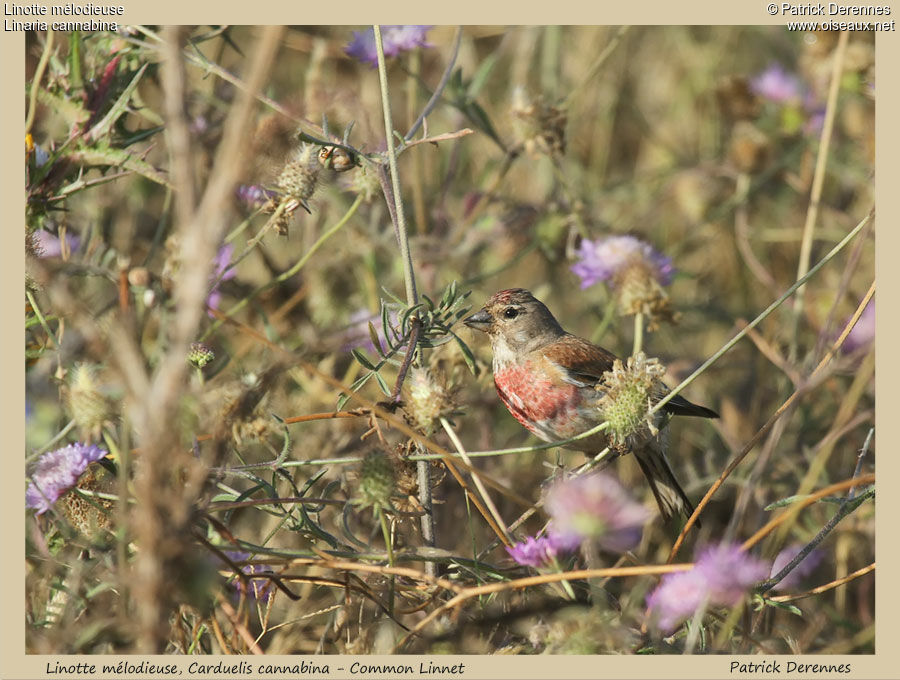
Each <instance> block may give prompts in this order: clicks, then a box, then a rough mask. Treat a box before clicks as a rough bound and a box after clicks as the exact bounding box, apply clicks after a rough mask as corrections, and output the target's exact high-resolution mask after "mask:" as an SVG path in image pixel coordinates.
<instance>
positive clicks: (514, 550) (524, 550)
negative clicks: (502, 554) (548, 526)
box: [506, 535, 565, 569]
mask: <svg viewBox="0 0 900 680" xmlns="http://www.w3.org/2000/svg"><path fill="white" fill-rule="evenodd" d="M564 550H565V546H561V545H559V541H558V540H556V539H555V537H554V536H551V535H547V536H539V537H534V536H527V537H526V538H525V540H524V541H522V542H520V543H516V544H515V545H512V546H507V547H506V552H508V553H509V555H510V557H512V558H513V559H514V560H515V561H516V562H518V563H519V564H521V565H522V566H523V567H534V568H535V569H537V568H538V567H546V566H548V565H551V564H554V563H555V562H556V556H557V555H558V554H559V553H560V552H563V551H564Z"/></svg>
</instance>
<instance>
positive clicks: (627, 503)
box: [546, 473, 652, 552]
mask: <svg viewBox="0 0 900 680" xmlns="http://www.w3.org/2000/svg"><path fill="white" fill-rule="evenodd" d="M546 508H547V512H548V513H549V515H550V517H551V518H552V523H551V528H550V534H551V536H552V537H553V540H554V541H555V545H556V546H557V548H567V549H569V550H575V549H577V548H578V546H579V545H581V543H583V542H584V541H586V540H594V541H596V542H597V543H598V544H599V545H600V546H601V547H602V548H604V549H606V550H610V551H612V552H624V551H625V550H630V549H631V548H633V547H634V546H636V545H637V544H638V542H639V541H640V540H641V529H642V527H643V526H644V524H645V523H646V522H647V520H648V519H650V517H651V515H652V513H651V512H650V511H649V510H648V509H647V508H645V507H644V506H643V505H641V504H640V503H637V502H635V501H634V500H633V499H632V498H631V496H630V495H629V494H628V492H627V491H625V489H624V488H623V487H622V485H621V484H619V483H618V482H617V481H616V480H615V479H614V478H612V477H610V476H609V475H606V474H601V473H598V474H592V475H584V476H582V477H573V478H571V479H567V480H564V481H561V482H557V483H556V484H554V485H553V486H552V487H551V488H550V490H549V491H548V492H547V500H546Z"/></svg>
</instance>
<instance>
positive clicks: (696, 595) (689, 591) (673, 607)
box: [647, 543, 769, 632]
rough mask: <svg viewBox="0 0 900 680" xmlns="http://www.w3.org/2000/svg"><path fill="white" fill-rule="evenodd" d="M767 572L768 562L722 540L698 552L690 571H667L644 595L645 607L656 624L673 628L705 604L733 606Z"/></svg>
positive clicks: (664, 629) (664, 628)
mask: <svg viewBox="0 0 900 680" xmlns="http://www.w3.org/2000/svg"><path fill="white" fill-rule="evenodd" d="M768 574H769V565H768V564H766V563H765V562H763V561H762V560H759V559H757V558H755V557H753V556H752V555H748V554H747V553H746V552H744V551H743V550H741V547H740V545H736V544H730V543H723V544H720V545H718V546H713V547H709V548H706V549H705V550H703V551H702V552H701V553H700V556H699V558H698V559H697V562H696V563H695V564H694V568H693V569H691V570H690V571H683V572H678V573H675V574H666V575H665V576H663V578H662V581H661V582H660V584H659V586H657V588H656V589H655V590H654V591H653V592H652V593H650V595H649V596H647V609H648V613H649V614H650V616H652V617H653V619H654V621H655V623H656V625H657V627H658V628H659V629H660V630H662V631H664V632H670V631H672V630H673V629H674V628H675V627H676V626H677V625H678V624H679V623H680V622H681V621H683V620H685V619H687V618H689V617H691V616H693V615H694V613H695V612H696V611H697V610H698V609H700V608H701V607H703V606H705V605H706V604H710V605H716V606H726V607H734V606H735V605H737V604H738V603H739V602H740V601H741V600H742V599H743V597H744V595H746V593H747V591H748V590H749V589H750V587H751V586H753V585H754V584H755V583H757V582H758V581H761V580H762V579H764V578H765V577H766V576H767V575H768Z"/></svg>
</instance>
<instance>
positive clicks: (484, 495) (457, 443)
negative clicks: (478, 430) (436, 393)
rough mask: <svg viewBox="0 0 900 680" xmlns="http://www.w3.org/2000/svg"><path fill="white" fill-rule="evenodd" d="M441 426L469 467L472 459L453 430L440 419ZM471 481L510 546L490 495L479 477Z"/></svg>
mask: <svg viewBox="0 0 900 680" xmlns="http://www.w3.org/2000/svg"><path fill="white" fill-rule="evenodd" d="M441 426H443V428H444V432H446V433H447V436H448V437H450V441H452V442H453V446H455V447H456V450H457V451H458V452H459V455H460V456H461V457H462V459H463V460H464V461H465V462H466V465H469V466H470V467H471V465H472V459H471V458H469V456H468V455H466V450H465V448H464V447H463V445H462V442H461V441H460V440H459V437H458V436H457V434H456V432H455V431H454V429H453V428H452V427H451V426H450V423H448V422H447V419H446V418H441ZM472 481H473V482H475V486H476V488H477V489H478V491H479V493H480V494H481V498H482V499H483V500H484V504H485V505H486V506H487V508H488V510H490V511H491V515H493V517H494V521H496V522H497V526H498V527H500V528H501V529H502V530H503V535H504V536H505V537H506V541H504V544H505V545H512V543H513V539H512V536H511V535H510V533H509V531H508V530H507V528H506V523H505V522H504V521H503V517H501V516H500V512H499V511H498V510H497V506H496V505H494V501H493V500H491V497H490V494H488V492H487V489H485V488H484V484H482V482H481V477H480V476H479V475H472Z"/></svg>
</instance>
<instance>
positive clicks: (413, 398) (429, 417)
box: [404, 367, 453, 436]
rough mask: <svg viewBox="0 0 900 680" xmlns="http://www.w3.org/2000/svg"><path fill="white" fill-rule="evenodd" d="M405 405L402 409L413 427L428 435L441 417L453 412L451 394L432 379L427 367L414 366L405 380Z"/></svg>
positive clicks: (432, 376)
mask: <svg viewBox="0 0 900 680" xmlns="http://www.w3.org/2000/svg"><path fill="white" fill-rule="evenodd" d="M406 385H407V387H406V392H407V397H406V407H405V409H404V411H405V413H406V415H407V417H408V418H409V420H410V422H411V423H412V425H413V427H415V428H416V429H417V430H419V431H420V432H422V433H423V434H425V435H426V436H427V435H430V434H431V433H432V432H434V430H435V429H436V428H437V425H438V421H439V420H440V419H441V418H442V417H446V416H449V415H450V414H451V413H453V403H452V399H451V394H450V393H449V390H448V389H447V388H446V386H444V385H442V384H440V383H439V382H438V381H436V380H435V379H434V375H433V374H432V372H431V371H430V370H428V369H427V368H419V367H415V368H413V369H412V370H410V372H409V377H408V378H407V380H406Z"/></svg>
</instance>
